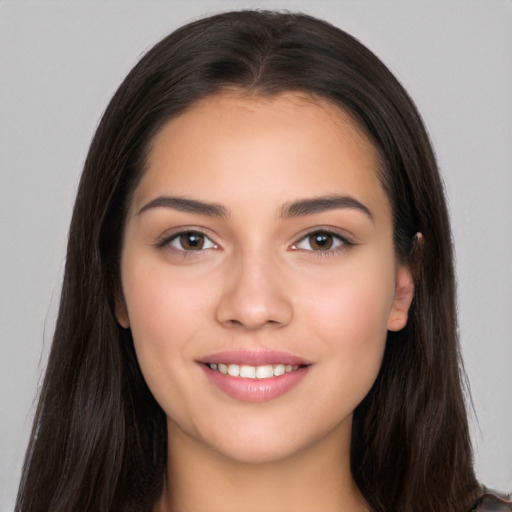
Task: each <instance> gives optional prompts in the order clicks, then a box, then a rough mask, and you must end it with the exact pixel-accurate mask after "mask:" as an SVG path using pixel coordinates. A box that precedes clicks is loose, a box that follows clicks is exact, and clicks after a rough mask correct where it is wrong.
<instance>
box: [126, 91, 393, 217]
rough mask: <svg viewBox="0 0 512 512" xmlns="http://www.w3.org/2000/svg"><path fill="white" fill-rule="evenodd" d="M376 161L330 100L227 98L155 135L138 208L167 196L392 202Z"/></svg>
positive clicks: (205, 104) (208, 102) (205, 103)
mask: <svg viewBox="0 0 512 512" xmlns="http://www.w3.org/2000/svg"><path fill="white" fill-rule="evenodd" d="M378 161H379V159H378V154H377V151H376V149H375V147H374V146H373V144H372V143H371V142H370V140H369V139H368V137H367V136H366V135H365V133H364V132H363V130H362V129H361V128H360V126H359V125H358V124H357V123H356V122H355V121H354V120H353V119H352V117H351V116H350V115H349V114H347V113H346V112H345V111H343V110H342V109H340V108H339V107H337V106H335V105H334V104H332V103H330V102H329V101H327V100H324V99H320V98H317V97H310V96H305V95H303V94H297V93H291V92H288V93H283V94H280V95H277V96H272V97H262V96H258V95H253V94H247V93H242V92H237V91H230V92H222V93H219V94H216V95H213V96H209V97H207V98H206V99H204V100H201V101H199V102H197V103H196V104H194V105H193V106H192V107H191V108H190V109H188V110H187V111H186V112H185V113H183V114H181V115H180V116H178V117H176V118H174V119H172V120H171V121H169V122H168V123H167V124H165V125H164V127H163V128H162V129H161V130H160V131H159V132H158V133H157V135H156V136H155V137H154V139H153V141H152V144H151V147H150V151H149V154H148V160H147V166H146V167H147V171H146V173H145V174H144V176H143V177H142V179H141V181H140V183H139V186H138V188H137V190H136V192H135V195H134V203H135V204H134V206H135V208H137V206H139V207H140V206H141V203H144V202H145V201H148V200H150V199H152V196H154V195H155V194H163V193H168V194H172V195H183V196H189V197H198V195H199V196H201V198H202V199H205V200H214V201H216V202H224V201H227V202H229V203H233V202H236V200H237V199H239V200H240V201H241V202H243V201H247V200H250V201H254V200H264V202H270V201H272V200H273V199H275V200H276V201H277V200H281V201H282V202H284V201H286V200H287V199H290V200H294V199H296V198H297V197H301V196H302V197H311V196H314V195H329V194H333V193H348V192H350V193H351V194H352V195H358V196H360V197H361V198H366V199H372V200H380V201H384V202H386V200H387V198H386V197H385V194H384V192H383V190H382V187H381V186H380V183H379V180H378V173H379V171H378V168H379V164H378ZM292 196H293V197H292Z"/></svg>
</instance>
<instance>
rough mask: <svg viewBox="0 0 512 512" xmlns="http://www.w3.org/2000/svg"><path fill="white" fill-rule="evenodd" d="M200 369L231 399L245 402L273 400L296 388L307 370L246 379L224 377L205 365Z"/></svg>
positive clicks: (304, 368)
mask: <svg viewBox="0 0 512 512" xmlns="http://www.w3.org/2000/svg"><path fill="white" fill-rule="evenodd" d="M201 367H202V368H203V370H204V372H205V374H206V376H207V377H208V379H209V380H210V382H211V383H212V384H214V385H215V386H217V387H218V388H219V389H220V390H221V391H223V392H224V393H225V394H226V395H229V396H230V397H231V398H235V399H236V400H243V401H245V402H266V401H269V400H274V399H275V398H277V397H279V396H281V395H283V394H284V393H286V392H287V391H289V390H290V389H291V388H293V387H294V386H296V385H297V384H298V383H299V382H300V381H301V380H302V379H303V378H304V377H305V376H306V373H307V372H308V369H309V366H305V367H302V368H299V369H298V370H294V371H291V372H288V373H284V374H283V375H279V376H278V377H270V378H268V379H246V378H243V377H232V376H231V375H224V374H222V373H219V372H217V371H215V370H212V369H211V368H210V367H209V366H208V365H206V364H201Z"/></svg>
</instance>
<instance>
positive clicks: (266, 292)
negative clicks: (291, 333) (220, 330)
mask: <svg viewBox="0 0 512 512" xmlns="http://www.w3.org/2000/svg"><path fill="white" fill-rule="evenodd" d="M234 260H235V261H233V262H232V264H230V267H229V269H228V270H227V274H228V275H227V278H226V279H225V281H224V285H223V288H222V293H221V296H220V298H219V301H218V304H217V310H216V316H217V321H218V322H220V323H221V324H223V325H224V326H227V327H240V328H244V329H246V330H249V331H254V330H257V329H261V328H263V327H275V328H279V327H284V326H286V325H288V324H289V323H290V322H291V320H292V318H293V302H292V300H291V297H290V290H289V289H288V290H287V286H286V284H285V282H284V280H283V275H282V272H280V270H279V265H277V263H276V262H275V261H274V260H273V258H272V257H271V256H270V255H269V256H267V257H264V256H263V255H262V254H261V253H253V254H246V255H239V256H238V257H235V258H234Z"/></svg>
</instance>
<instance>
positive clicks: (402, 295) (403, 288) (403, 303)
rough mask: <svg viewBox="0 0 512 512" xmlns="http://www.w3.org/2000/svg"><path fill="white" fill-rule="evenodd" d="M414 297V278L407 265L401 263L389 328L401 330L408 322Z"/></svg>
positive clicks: (390, 329) (398, 269)
mask: <svg viewBox="0 0 512 512" xmlns="http://www.w3.org/2000/svg"><path fill="white" fill-rule="evenodd" d="M413 297H414V279H413V277H412V272H411V269H410V268H409V267H408V266H407V265H400V266H399V267H398V268H397V271H396V277H395V297H394V299H393V304H392V306H391V311H390V313H389V316H388V330H389V331H399V330H400V329H403V328H404V327H405V326H406V324H407V317H408V315H409V308H410V306H411V302H412V299H413Z"/></svg>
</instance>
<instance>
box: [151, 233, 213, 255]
mask: <svg viewBox="0 0 512 512" xmlns="http://www.w3.org/2000/svg"><path fill="white" fill-rule="evenodd" d="M183 236H196V237H198V238H202V239H203V243H205V241H207V242H206V243H208V242H209V247H206V248H202V247H200V248H199V249H185V248H183V247H181V248H178V247H174V246H173V242H175V241H179V239H180V238H181V237H183ZM154 245H155V247H157V248H158V249H163V248H165V247H170V248H171V249H172V250H174V251H176V252H180V253H183V255H185V256H189V255H192V254H194V253H196V254H197V253H200V252H203V251H206V250H209V249H217V248H218V247H219V246H218V244H216V243H215V242H213V240H212V239H211V238H210V237H209V236H208V235H206V234H205V233H203V232H202V231H200V230H198V229H184V230H181V231H178V232H175V233H172V234H171V235H169V236H165V237H163V238H162V239H161V240H158V241H157V242H156V243H155V244H154ZM190 253H192V254H190Z"/></svg>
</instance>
